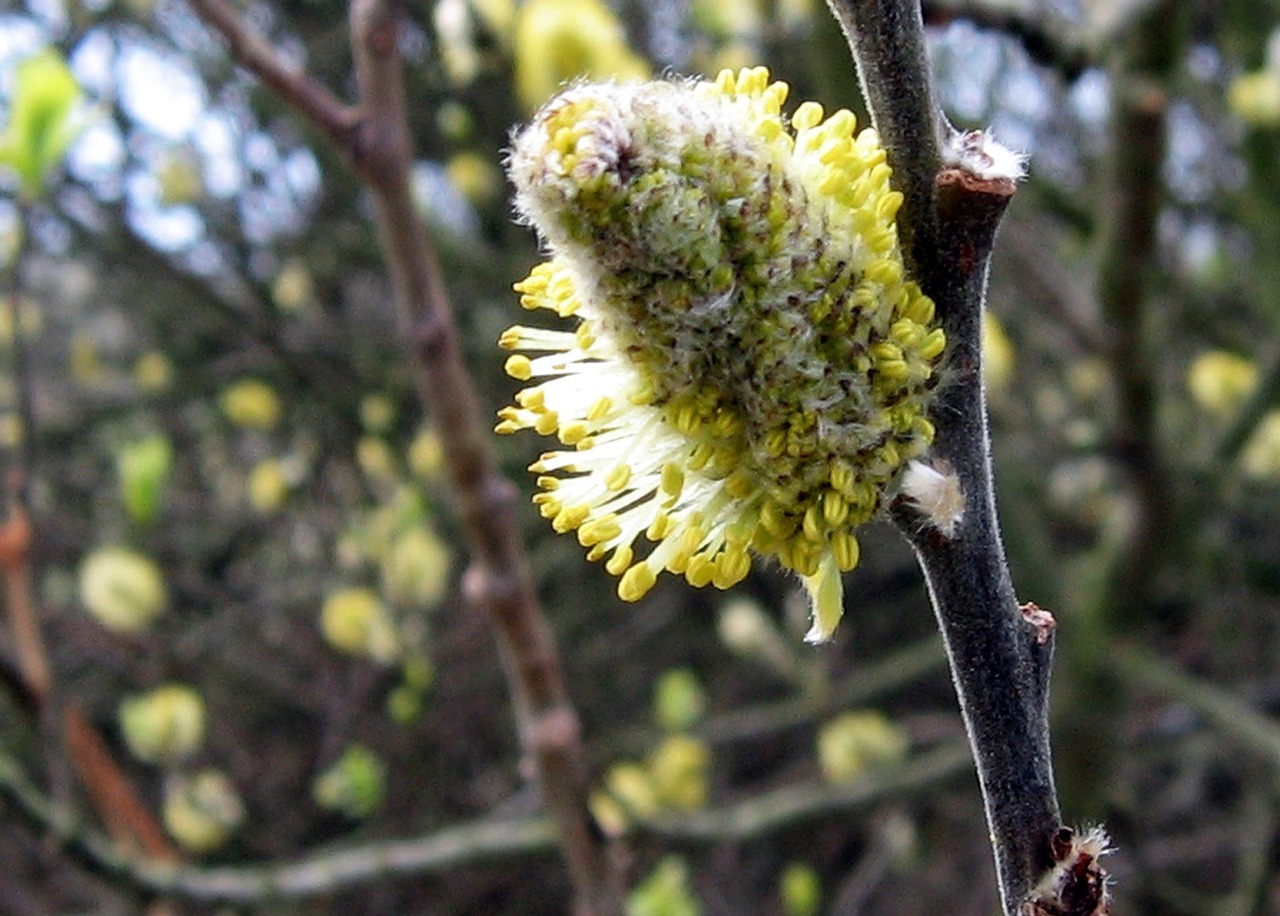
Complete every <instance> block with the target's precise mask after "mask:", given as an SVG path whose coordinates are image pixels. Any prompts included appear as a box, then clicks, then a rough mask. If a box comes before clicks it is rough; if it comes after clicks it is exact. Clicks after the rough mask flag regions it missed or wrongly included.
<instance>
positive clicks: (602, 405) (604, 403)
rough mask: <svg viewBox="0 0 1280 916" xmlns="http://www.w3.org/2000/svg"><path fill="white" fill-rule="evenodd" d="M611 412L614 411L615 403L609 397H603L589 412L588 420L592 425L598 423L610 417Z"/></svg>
mask: <svg viewBox="0 0 1280 916" xmlns="http://www.w3.org/2000/svg"><path fill="white" fill-rule="evenodd" d="M611 410H613V401H612V400H611V399H610V398H608V397H602V398H600V399H599V400H597V401H596V402H595V403H594V404H592V405H591V407H590V408H589V409H588V410H587V419H588V420H590V421H591V422H592V423H598V422H599V421H601V420H603V419H604V418H605V417H607V416H609V411H611Z"/></svg>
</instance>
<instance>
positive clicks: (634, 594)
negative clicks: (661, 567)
mask: <svg viewBox="0 0 1280 916" xmlns="http://www.w3.org/2000/svg"><path fill="white" fill-rule="evenodd" d="M657 581H658V574H657V573H655V572H654V571H653V570H652V569H650V568H649V567H648V566H646V565H645V564H644V563H639V564H637V565H635V566H632V567H631V568H630V569H628V570H627V571H626V572H625V573H623V575H622V578H621V579H619V580H618V597H619V598H621V599H622V600H623V601H639V600H640V599H641V598H643V597H644V596H645V595H647V594H648V593H649V589H651V588H653V585H654V583H655V582H657Z"/></svg>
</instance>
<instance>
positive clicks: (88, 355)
mask: <svg viewBox="0 0 1280 916" xmlns="http://www.w3.org/2000/svg"><path fill="white" fill-rule="evenodd" d="M71 377H72V378H73V379H75V380H76V381H77V382H78V383H79V384H81V385H84V386H86V387H87V386H91V385H97V384H98V381H99V380H100V379H101V378H102V357H101V356H100V355H99V354H98V342H97V341H96V340H94V339H93V337H92V336H91V335H90V334H88V333H87V332H85V331H79V330H78V331H76V332H75V333H73V334H72V335H71Z"/></svg>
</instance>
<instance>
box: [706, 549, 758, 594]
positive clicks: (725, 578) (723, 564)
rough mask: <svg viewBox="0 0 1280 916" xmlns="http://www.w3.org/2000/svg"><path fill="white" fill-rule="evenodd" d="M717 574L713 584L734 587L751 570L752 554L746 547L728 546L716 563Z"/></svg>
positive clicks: (721, 586) (719, 586)
mask: <svg viewBox="0 0 1280 916" xmlns="http://www.w3.org/2000/svg"><path fill="white" fill-rule="evenodd" d="M716 566H717V569H716V575H715V578H713V579H712V580H711V584H712V585H714V586H715V587H716V588H722V589H723V588H732V587H733V586H735V585H737V584H738V583H739V582H741V581H742V580H743V579H745V578H746V577H747V573H749V572H750V571H751V554H749V553H747V551H746V548H745V547H727V548H725V551H724V552H723V553H722V554H720V557H719V562H718V563H717V564H716Z"/></svg>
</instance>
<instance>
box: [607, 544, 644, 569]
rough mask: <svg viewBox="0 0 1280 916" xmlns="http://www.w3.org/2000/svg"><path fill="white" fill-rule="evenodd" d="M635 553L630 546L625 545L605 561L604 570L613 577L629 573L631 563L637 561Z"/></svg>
mask: <svg viewBox="0 0 1280 916" xmlns="http://www.w3.org/2000/svg"><path fill="white" fill-rule="evenodd" d="M635 555H636V553H635V551H634V550H632V549H631V545H630V544H623V545H622V546H621V547H619V548H618V549H617V550H615V551H614V552H613V556H611V557H610V558H609V559H608V560H606V561H605V564H604V568H605V569H606V570H607V571H608V573H609V575H611V576H620V575H622V574H623V573H624V572H626V571H627V567H629V566H630V565H631V561H632V560H633V559H635Z"/></svg>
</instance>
